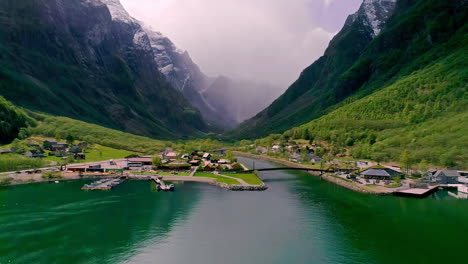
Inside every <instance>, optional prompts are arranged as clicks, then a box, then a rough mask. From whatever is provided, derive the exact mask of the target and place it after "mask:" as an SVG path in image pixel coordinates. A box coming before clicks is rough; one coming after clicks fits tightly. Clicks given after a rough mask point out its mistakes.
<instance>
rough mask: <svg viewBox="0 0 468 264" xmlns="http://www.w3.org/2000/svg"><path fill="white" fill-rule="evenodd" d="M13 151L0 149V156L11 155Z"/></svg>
mask: <svg viewBox="0 0 468 264" xmlns="http://www.w3.org/2000/svg"><path fill="white" fill-rule="evenodd" d="M12 152H13V151H12V150H11V149H0V154H9V153H12Z"/></svg>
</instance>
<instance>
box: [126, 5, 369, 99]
mask: <svg viewBox="0 0 468 264" xmlns="http://www.w3.org/2000/svg"><path fill="white" fill-rule="evenodd" d="M121 2H122V4H123V5H124V6H125V8H126V9H127V11H128V12H129V13H130V14H131V15H132V16H134V17H135V18H137V19H139V20H141V21H143V22H145V23H146V24H148V25H150V26H152V27H153V28H154V29H155V30H157V31H160V32H162V33H163V34H165V35H167V36H168V37H169V38H170V39H171V40H172V41H173V42H174V43H175V44H176V45H177V46H178V47H179V48H181V49H184V50H187V51H188V52H189V53H190V55H191V57H192V59H193V60H194V61H195V63H197V64H198V65H199V66H200V67H201V69H202V71H204V72H205V73H206V74H208V75H211V76H216V75H219V74H223V75H226V76H231V77H235V78H242V79H251V80H257V81H269V82H271V83H275V84H276V85H278V86H280V87H281V89H283V90H285V89H286V88H287V86H289V85H290V84H291V83H292V82H293V81H295V80H296V79H297V77H298V76H299V74H300V72H301V71H302V70H303V69H304V68H305V67H307V66H308V65H310V64H311V63H312V62H314V61H315V60H316V59H317V58H318V57H320V56H321V55H322V54H323V52H324V51H325V48H326V47H327V45H328V42H329V41H330V39H331V38H332V37H333V35H334V34H336V33H337V32H338V31H339V30H340V29H341V27H342V26H343V24H344V21H345V20H346V17H347V16H348V15H349V14H351V13H354V12H356V10H357V9H358V8H359V5H360V3H361V2H362V0H121Z"/></svg>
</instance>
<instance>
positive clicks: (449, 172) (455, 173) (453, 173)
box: [435, 170, 460, 177]
mask: <svg viewBox="0 0 468 264" xmlns="http://www.w3.org/2000/svg"><path fill="white" fill-rule="evenodd" d="M440 173H443V174H444V175H445V176H447V177H460V173H458V171H456V170H440V171H437V173H436V175H435V176H439V174H440Z"/></svg>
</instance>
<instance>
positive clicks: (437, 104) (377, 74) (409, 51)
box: [280, 0, 468, 169]
mask: <svg viewBox="0 0 468 264" xmlns="http://www.w3.org/2000/svg"><path fill="white" fill-rule="evenodd" d="M466 21H468V8H467V2H466V1H463V0H459V1H456V0H455V1H442V0H432V1H426V0H413V1H409V0H406V1H399V2H398V6H397V10H396V11H395V16H394V17H392V18H391V19H390V20H389V21H388V25H387V26H386V28H385V29H384V30H383V31H382V33H381V35H380V36H379V37H378V38H376V39H375V41H373V42H372V43H371V44H370V46H369V47H368V48H367V49H366V51H365V52H364V53H363V55H362V56H361V57H360V59H359V61H358V62H357V63H356V64H355V65H354V66H353V67H351V68H350V69H349V70H348V71H347V72H346V74H344V75H343V76H342V79H343V80H344V81H346V82H347V83H350V84H354V86H352V85H350V87H352V88H353V89H354V90H356V91H357V92H355V93H354V94H353V95H352V96H351V97H348V98H347V99H346V100H344V101H342V102H341V103H339V104H337V105H334V106H333V107H332V108H329V109H328V111H329V112H328V114H326V115H324V116H322V117H320V118H318V119H316V120H313V121H312V122H310V123H308V124H305V125H303V126H300V127H297V128H293V129H291V130H289V131H286V132H285V133H284V134H283V135H282V136H280V137H282V138H284V139H286V138H292V139H301V138H302V139H307V140H315V141H318V142H321V141H327V143H328V145H329V146H330V147H333V148H335V150H337V151H338V153H340V151H343V149H344V148H347V149H350V150H351V154H352V156H353V157H354V158H369V159H374V160H377V161H379V160H380V161H382V160H391V161H398V160H399V159H400V157H401V156H402V154H403V153H405V156H406V160H407V161H406V162H411V163H413V164H414V163H418V162H421V163H423V164H427V163H431V164H436V165H441V166H445V167H458V168H464V169H466V168H468V163H467V159H468V157H467V155H466V153H468V134H467V133H466V131H467V130H468V97H467V94H468V85H467V83H468V60H467V54H468V39H467V38H466V36H467V35H468V25H467V24H466ZM356 87H357V88H356Z"/></svg>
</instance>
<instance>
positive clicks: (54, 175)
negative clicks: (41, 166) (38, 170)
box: [42, 171, 62, 180]
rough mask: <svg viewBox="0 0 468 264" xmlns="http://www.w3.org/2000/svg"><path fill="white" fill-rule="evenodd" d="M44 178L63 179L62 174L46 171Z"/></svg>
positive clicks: (43, 174)
mask: <svg viewBox="0 0 468 264" xmlns="http://www.w3.org/2000/svg"><path fill="white" fill-rule="evenodd" d="M42 178H43V179H46V180H50V179H61V178H62V174H61V173H60V172H59V171H46V172H43V173H42Z"/></svg>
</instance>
